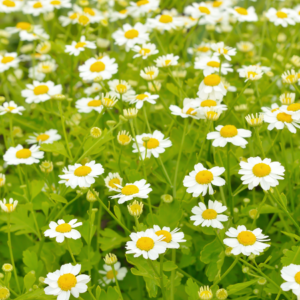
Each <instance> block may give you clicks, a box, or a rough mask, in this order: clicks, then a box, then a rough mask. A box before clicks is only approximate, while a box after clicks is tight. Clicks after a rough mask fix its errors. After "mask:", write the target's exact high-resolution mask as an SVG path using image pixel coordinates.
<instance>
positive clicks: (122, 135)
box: [119, 134, 130, 144]
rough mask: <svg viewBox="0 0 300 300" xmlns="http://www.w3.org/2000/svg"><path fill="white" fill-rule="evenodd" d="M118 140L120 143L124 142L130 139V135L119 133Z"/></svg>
mask: <svg viewBox="0 0 300 300" xmlns="http://www.w3.org/2000/svg"><path fill="white" fill-rule="evenodd" d="M119 141H120V142H121V143H122V144H126V143H128V142H129V141H130V137H129V136H128V135H126V134H120V135H119Z"/></svg>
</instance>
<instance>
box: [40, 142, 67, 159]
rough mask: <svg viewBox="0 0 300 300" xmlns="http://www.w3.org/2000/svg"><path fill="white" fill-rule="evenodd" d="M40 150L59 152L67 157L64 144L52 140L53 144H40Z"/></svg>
mask: <svg viewBox="0 0 300 300" xmlns="http://www.w3.org/2000/svg"><path fill="white" fill-rule="evenodd" d="M40 150H41V151H45V152H54V153H59V154H61V155H63V156H66V157H69V155H68V152H67V150H66V148H65V146H64V145H63V144H62V143H61V142H54V143H53V144H41V146H40Z"/></svg>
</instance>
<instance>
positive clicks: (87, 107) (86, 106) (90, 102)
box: [75, 96, 103, 113]
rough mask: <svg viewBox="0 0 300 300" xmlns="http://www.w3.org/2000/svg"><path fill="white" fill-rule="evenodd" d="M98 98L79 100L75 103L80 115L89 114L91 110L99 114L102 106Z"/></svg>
mask: <svg viewBox="0 0 300 300" xmlns="http://www.w3.org/2000/svg"><path fill="white" fill-rule="evenodd" d="M99 98H100V96H96V97H95V98H81V99H79V100H77V101H76V104H75V106H76V108H77V109H78V112H80V113H90V112H91V111H93V110H95V111H96V112H98V113H101V111H102V109H103V105H102V102H101V100H99Z"/></svg>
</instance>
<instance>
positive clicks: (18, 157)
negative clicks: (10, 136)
mask: <svg viewBox="0 0 300 300" xmlns="http://www.w3.org/2000/svg"><path fill="white" fill-rule="evenodd" d="M39 149H40V147H39V146H37V145H33V146H31V147H30V148H29V149H27V148H23V146H22V145H18V146H17V147H10V148H8V150H7V151H6V152H5V154H4V155H3V160H4V161H5V162H6V163H7V164H8V165H19V164H26V165H32V164H36V163H38V162H39V160H40V159H42V158H43V157H44V152H42V151H39Z"/></svg>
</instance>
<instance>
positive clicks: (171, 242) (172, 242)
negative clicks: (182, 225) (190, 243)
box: [153, 225, 186, 249]
mask: <svg viewBox="0 0 300 300" xmlns="http://www.w3.org/2000/svg"><path fill="white" fill-rule="evenodd" d="M153 229H154V232H155V234H156V235H157V236H163V239H162V240H161V241H163V242H165V243H167V248H169V249H178V248H180V244H179V243H184V242H186V240H184V233H183V232H178V231H179V230H180V229H179V228H175V229H174V230H172V231H171V229H170V227H162V228H160V227H159V226H158V225H154V226H153Z"/></svg>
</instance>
